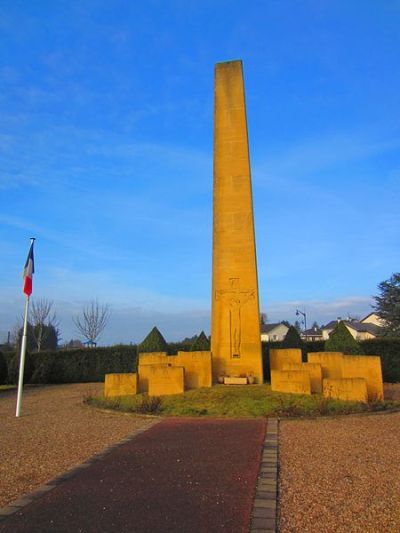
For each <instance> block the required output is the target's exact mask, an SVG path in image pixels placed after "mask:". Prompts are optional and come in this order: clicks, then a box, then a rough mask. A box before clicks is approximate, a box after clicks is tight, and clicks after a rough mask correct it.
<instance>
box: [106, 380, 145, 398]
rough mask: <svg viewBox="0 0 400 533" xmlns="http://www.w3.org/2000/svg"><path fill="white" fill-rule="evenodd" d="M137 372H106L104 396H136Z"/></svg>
mask: <svg viewBox="0 0 400 533" xmlns="http://www.w3.org/2000/svg"><path fill="white" fill-rule="evenodd" d="M137 381H138V380H137V374H106V375H105V378H104V396H105V397H106V398H112V397H115V396H134V395H135V394H136V393H137Z"/></svg>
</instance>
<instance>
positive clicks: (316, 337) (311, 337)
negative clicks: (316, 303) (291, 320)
mask: <svg viewBox="0 0 400 533" xmlns="http://www.w3.org/2000/svg"><path fill="white" fill-rule="evenodd" d="M300 337H301V338H302V339H303V340H305V341H323V340H324V337H323V335H322V330H321V328H317V327H313V328H311V329H307V330H306V331H302V332H301V333H300Z"/></svg>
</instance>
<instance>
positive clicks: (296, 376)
mask: <svg viewBox="0 0 400 533" xmlns="http://www.w3.org/2000/svg"><path fill="white" fill-rule="evenodd" d="M271 390H273V391H275V392H289V393H292V394H311V383H310V374H309V372H306V371H305V370H271Z"/></svg>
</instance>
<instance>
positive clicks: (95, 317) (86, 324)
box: [73, 300, 110, 343]
mask: <svg viewBox="0 0 400 533" xmlns="http://www.w3.org/2000/svg"><path fill="white" fill-rule="evenodd" d="M109 318H110V307H109V305H108V304H99V302H98V301H97V300H93V301H91V302H90V304H89V305H88V306H86V307H84V308H83V310H82V313H81V314H80V315H78V316H76V317H74V318H73V321H74V324H75V326H76V328H77V330H78V331H79V333H80V334H81V335H82V336H83V337H85V339H87V340H88V341H89V343H95V342H96V340H97V339H98V337H100V335H101V333H102V332H103V331H104V329H105V327H106V326H107V324H108V321H109Z"/></svg>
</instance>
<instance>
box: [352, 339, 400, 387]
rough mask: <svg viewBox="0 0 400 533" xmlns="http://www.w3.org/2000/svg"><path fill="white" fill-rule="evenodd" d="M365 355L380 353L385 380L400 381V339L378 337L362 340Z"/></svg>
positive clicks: (388, 381)
mask: <svg viewBox="0 0 400 533" xmlns="http://www.w3.org/2000/svg"><path fill="white" fill-rule="evenodd" d="M360 346H361V348H362V350H363V352H364V353H365V355H379V356H380V358H381V361H382V374H383V381H384V382H386V383H399V382H400V339H399V338H396V339H389V338H378V339H368V340H365V341H360Z"/></svg>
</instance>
